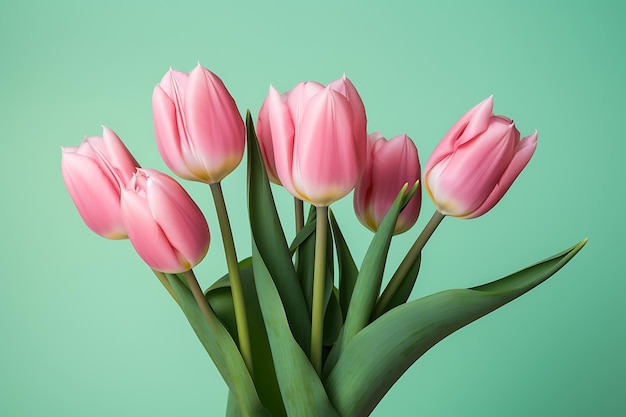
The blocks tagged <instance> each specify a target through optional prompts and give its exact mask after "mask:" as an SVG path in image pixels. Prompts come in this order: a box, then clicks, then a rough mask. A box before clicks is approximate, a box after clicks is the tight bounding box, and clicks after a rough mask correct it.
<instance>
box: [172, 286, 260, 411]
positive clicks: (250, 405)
mask: <svg viewBox="0 0 626 417" xmlns="http://www.w3.org/2000/svg"><path fill="white" fill-rule="evenodd" d="M166 276H167V279H168V281H169V282H170V284H171V285H172V288H173V290H174V292H175V293H176V296H177V297H178V301H179V303H180V306H181V308H182V310H183V313H184V314H185V316H186V317H187V320H188V321H189V323H190V324H191V327H192V328H193V330H194V332H195V333H196V335H197V336H198V339H200V342H201V343H202V345H203V346H204V348H205V349H206V351H207V352H208V353H209V356H211V359H213V362H214V363H215V365H216V367H217V369H218V370H219V372H220V374H222V377H223V378H224V381H226V384H227V385H228V388H229V389H230V390H231V392H233V393H234V394H235V395H236V396H237V400H238V402H239V406H240V408H241V410H242V411H243V414H245V415H249V416H255V417H269V416H270V413H269V412H268V411H267V410H266V409H265V407H264V406H263V404H262V403H261V400H260V399H259V396H258V395H257V392H256V387H255V386H254V382H253V381H252V377H251V376H250V373H249V372H248V368H246V364H245V363H244V361H243V358H242V357H241V353H239V349H238V348H237V345H236V344H235V342H234V341H233V339H232V337H231V336H230V334H229V333H228V330H226V328H225V327H224V325H223V324H222V323H221V322H220V321H219V320H218V318H217V316H215V313H212V317H210V320H209V321H207V320H206V319H205V318H204V315H203V314H202V312H201V310H200V307H198V304H197V303H196V300H195V298H194V297H193V294H192V293H191V290H189V288H188V287H187V286H186V285H184V284H183V282H182V281H181V280H180V279H179V278H178V276H177V275H173V274H166Z"/></svg>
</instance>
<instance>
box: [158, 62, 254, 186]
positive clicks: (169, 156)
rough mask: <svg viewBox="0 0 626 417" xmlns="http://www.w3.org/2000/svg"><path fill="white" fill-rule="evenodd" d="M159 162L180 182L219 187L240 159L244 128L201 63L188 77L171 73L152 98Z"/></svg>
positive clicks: (221, 86) (226, 96)
mask: <svg viewBox="0 0 626 417" xmlns="http://www.w3.org/2000/svg"><path fill="white" fill-rule="evenodd" d="M152 110H153V115H154V132H155V135H156V141H157V146H158V148H159V152H160V153H161V157H162V158H163V160H164V161H165V163H166V164H167V166H168V167H170V169H171V170H172V171H173V172H174V173H175V174H176V175H178V176H179V177H181V178H184V179H187V180H192V181H200V182H205V183H209V184H210V183H216V182H220V181H221V180H222V179H224V177H226V175H228V174H230V173H231V172H232V171H233V170H234V169H235V168H236V167H237V165H239V163H240V162H241V158H242V157H243V150H244V142H245V128H244V124H243V120H242V118H241V115H240V114H239V110H237V105H236V104H235V100H233V98H232V97H231V95H230V93H229V92H228V90H227V89H226V87H225V86H224V84H223V83H222V80H220V79H219V77H218V76H217V75H215V74H213V73H212V72H211V71H209V70H208V69H206V68H204V67H202V66H201V65H200V64H198V66H197V67H196V68H194V69H193V70H192V71H191V72H190V73H189V75H187V74H186V73H184V72H180V71H174V70H172V69H170V71H169V72H168V73H167V74H165V76H164V77H163V79H162V80H161V82H160V83H159V85H157V86H156V88H155V89H154V93H153V95H152Z"/></svg>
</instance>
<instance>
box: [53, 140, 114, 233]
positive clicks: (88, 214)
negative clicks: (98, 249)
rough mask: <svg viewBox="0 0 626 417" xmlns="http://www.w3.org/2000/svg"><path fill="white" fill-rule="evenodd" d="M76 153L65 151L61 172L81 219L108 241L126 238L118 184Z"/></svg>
mask: <svg viewBox="0 0 626 417" xmlns="http://www.w3.org/2000/svg"><path fill="white" fill-rule="evenodd" d="M76 150H77V148H65V149H64V150H63V155H62V159H61V173H62V175H63V181H64V182H65V185H66V187H67V190H68V191H69V193H70V196H71V197H72V200H73V201H74V204H75V205H76V208H77V209H78V212H79V214H80V216H81V217H82V219H83V220H84V222H85V224H87V226H88V227H89V228H90V229H91V230H93V231H94V232H95V233H97V234H99V235H100V236H103V237H106V238H108V239H123V238H125V237H126V229H125V227H124V223H123V221H122V217H121V214H120V203H119V201H120V188H119V186H118V184H117V182H116V181H115V180H114V179H112V178H111V177H109V176H108V175H107V174H106V173H105V172H103V170H102V169H101V167H100V166H99V165H98V163H96V162H94V160H92V159H90V158H88V157H85V156H83V155H81V154H79V153H77V152H76Z"/></svg>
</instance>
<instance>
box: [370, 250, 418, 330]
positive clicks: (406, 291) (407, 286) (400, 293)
mask: <svg viewBox="0 0 626 417" xmlns="http://www.w3.org/2000/svg"><path fill="white" fill-rule="evenodd" d="M421 262H422V255H421V254H420V255H419V256H418V257H417V259H416V260H415V262H413V265H411V268H410V269H409V270H408V271H407V273H406V275H405V276H404V277H399V278H400V280H401V281H400V282H401V283H402V284H401V285H400V286H399V287H397V288H395V289H392V288H391V287H387V288H385V291H383V294H382V295H381V296H380V297H379V299H378V301H377V303H376V308H374V311H373V312H372V316H371V317H370V321H374V320H376V319H377V318H378V317H380V316H382V315H383V314H384V313H386V312H387V311H389V310H391V309H392V308H394V307H397V306H399V305H400V304H404V303H406V301H407V300H408V299H409V297H410V296H411V292H412V291H413V287H414V286H415V282H416V281H417V275H418V274H419V271H420V265H421ZM386 293H389V294H386ZM386 295H388V298H387V297H385V296H386ZM385 299H386V300H387V302H386V303H384V304H383V300H385ZM377 311H380V313H379V314H376V312H377Z"/></svg>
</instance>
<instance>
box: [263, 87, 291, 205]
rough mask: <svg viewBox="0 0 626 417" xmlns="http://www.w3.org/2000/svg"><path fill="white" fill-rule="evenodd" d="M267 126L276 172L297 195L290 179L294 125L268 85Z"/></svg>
mask: <svg viewBox="0 0 626 417" xmlns="http://www.w3.org/2000/svg"><path fill="white" fill-rule="evenodd" d="M266 102H267V110H268V112H267V113H268V117H269V127H270V132H271V137H272V146H273V149H274V162H275V164H276V174H277V175H278V178H279V179H280V182H281V183H282V184H283V186H284V187H285V188H286V189H287V191H289V192H290V193H291V194H292V195H294V196H296V197H298V196H299V193H298V192H297V191H296V190H295V188H294V186H293V180H292V173H291V172H292V165H293V142H294V132H295V130H294V125H293V121H292V119H291V114H290V113H289V108H288V107H287V105H286V104H285V102H284V101H283V99H282V97H281V96H280V94H279V93H278V91H276V89H275V88H274V87H272V86H270V91H269V93H268V94H267V98H266Z"/></svg>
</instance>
